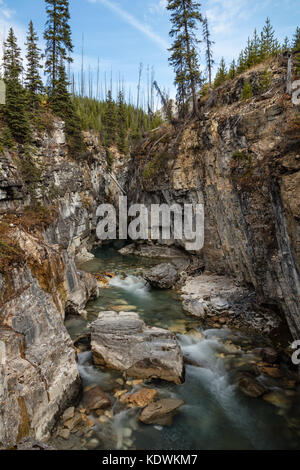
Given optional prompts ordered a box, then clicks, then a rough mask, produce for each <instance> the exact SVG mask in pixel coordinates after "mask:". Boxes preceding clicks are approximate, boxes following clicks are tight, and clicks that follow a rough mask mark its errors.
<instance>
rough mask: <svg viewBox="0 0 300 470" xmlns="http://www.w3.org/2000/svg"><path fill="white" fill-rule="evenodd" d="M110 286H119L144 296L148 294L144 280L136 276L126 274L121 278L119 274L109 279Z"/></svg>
mask: <svg viewBox="0 0 300 470" xmlns="http://www.w3.org/2000/svg"><path fill="white" fill-rule="evenodd" d="M109 285H110V286H111V287H119V288H120V289H124V290H126V291H128V292H130V293H131V294H134V295H136V296H140V297H146V296H147V295H148V294H149V289H148V287H147V285H146V281H144V279H142V278H141V277H137V276H132V275H130V276H126V277H125V278H122V277H121V276H116V277H114V278H112V279H111V280H110V281H109Z"/></svg>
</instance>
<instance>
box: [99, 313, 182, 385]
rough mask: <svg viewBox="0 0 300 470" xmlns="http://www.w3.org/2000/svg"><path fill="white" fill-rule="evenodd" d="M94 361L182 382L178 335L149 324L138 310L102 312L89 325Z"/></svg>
mask: <svg viewBox="0 0 300 470" xmlns="http://www.w3.org/2000/svg"><path fill="white" fill-rule="evenodd" d="M90 329H91V347H92V353H93V359H94V362H95V364H98V365H101V366H105V367H108V368H110V369H115V370H119V371H123V372H126V374H127V375H128V376H130V377H136V378H141V379H152V378H159V379H163V380H166V381H168V382H175V383H176V384H181V383H182V382H183V381H184V364H183V355H182V351H181V349H180V346H179V344H178V342H177V339H176V336H175V335H174V334H173V333H171V332H170V331H168V330H164V329H162V328H156V327H149V326H147V325H146V324H145V323H144V322H143V320H141V319H140V318H139V316H138V315H137V313H135V312H114V311H109V312H101V313H100V314H99V317H98V319H97V320H96V321H95V322H93V323H92V324H91V325H90Z"/></svg>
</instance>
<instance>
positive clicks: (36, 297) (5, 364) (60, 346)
mask: <svg viewBox="0 0 300 470" xmlns="http://www.w3.org/2000/svg"><path fill="white" fill-rule="evenodd" d="M0 283H1V293H2V294H4V295H6V300H5V301H4V302H3V303H2V305H1V307H0V345H1V346H2V363H1V365H0V376H1V380H0V403H1V406H0V415H1V419H0V447H9V446H11V445H14V444H15V443H16V442H18V441H19V440H20V439H22V438H23V437H26V436H32V437H35V438H36V439H38V440H41V439H45V438H47V437H48V436H49V433H50V431H51V429H52V427H53V425H54V423H55V418H56V416H58V415H59V414H60V413H61V412H62V411H63V410H64V408H65V407H66V406H67V405H68V404H69V403H70V402H71V401H72V400H74V399H75V397H76V395H77V394H78V391H79V376H78V371H77V365H76V361H75V352H74V350H73V347H72V341H71V339H70V337H69V335H68V333H67V331H66V329H65V327H64V324H63V317H62V316H61V315H60V313H59V311H58V308H57V306H56V304H55V302H54V300H53V296H52V295H51V294H50V293H47V292H45V291H44V290H43V289H42V288H41V287H40V285H39V283H38V281H37V279H36V278H35V277H34V276H33V275H32V273H31V272H30V270H29V269H28V268H27V267H24V268H23V269H19V270H15V271H13V272H12V273H11V275H10V276H9V277H8V276H7V277H6V279H3V276H1V278H0ZM8 289H9V291H8Z"/></svg>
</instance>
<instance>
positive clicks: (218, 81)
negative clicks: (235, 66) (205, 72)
mask: <svg viewBox="0 0 300 470" xmlns="http://www.w3.org/2000/svg"><path fill="white" fill-rule="evenodd" d="M226 78H227V69H226V63H225V59H224V57H222V59H221V62H220V66H219V69H218V71H217V74H216V78H215V83H214V86H215V87H218V86H219V85H222V83H224V82H225V81H226Z"/></svg>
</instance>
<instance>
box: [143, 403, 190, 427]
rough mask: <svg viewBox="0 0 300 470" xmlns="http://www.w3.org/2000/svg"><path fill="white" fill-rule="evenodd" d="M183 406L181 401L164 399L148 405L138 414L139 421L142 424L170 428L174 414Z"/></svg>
mask: <svg viewBox="0 0 300 470" xmlns="http://www.w3.org/2000/svg"><path fill="white" fill-rule="evenodd" d="M182 405H184V401H183V400H178V399H175V398H164V399H162V400H159V401H156V402H155V403H151V404H150V405H148V406H147V407H146V408H144V410H143V411H142V413H141V414H140V417H139V420H140V421H141V422H142V423H144V424H158V425H160V426H171V425H172V420H173V416H174V414H175V412H176V411H177V410H178V408H180V407H181V406H182Z"/></svg>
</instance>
